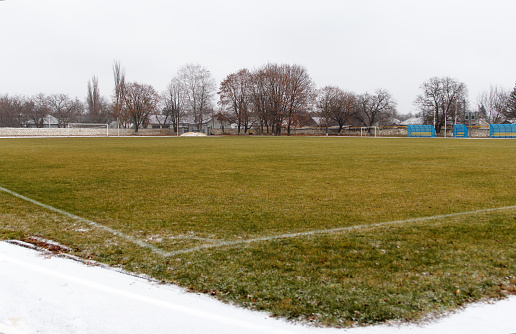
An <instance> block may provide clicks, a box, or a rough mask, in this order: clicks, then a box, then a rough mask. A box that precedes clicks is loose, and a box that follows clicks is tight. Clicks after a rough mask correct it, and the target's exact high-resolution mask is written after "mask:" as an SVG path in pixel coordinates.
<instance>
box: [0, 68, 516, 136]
mask: <svg viewBox="0 0 516 334" xmlns="http://www.w3.org/2000/svg"><path fill="white" fill-rule="evenodd" d="M113 79H114V89H113V94H112V96H111V98H110V99H106V98H105V97H103V96H101V94H100V90H99V82H98V79H97V77H95V76H93V77H92V78H91V80H90V81H88V83H87V95H86V98H85V102H82V101H80V100H79V99H77V98H71V97H70V96H68V95H66V94H53V95H45V94H43V93H41V94H38V95H35V96H31V97H25V96H9V95H7V94H4V95H0V127H20V126H28V125H30V126H34V127H42V126H43V125H44V122H45V117H47V116H48V115H52V116H54V117H55V118H56V119H57V120H58V124H57V126H59V127H64V126H66V124H68V123H77V122H82V123H104V124H105V123H110V122H113V121H116V123H117V124H118V126H120V127H133V128H134V129H135V131H136V132H137V131H138V130H139V129H140V128H142V127H146V126H148V124H149V120H150V118H151V117H152V116H155V117H154V119H155V120H156V121H157V122H159V123H160V124H162V125H165V124H171V126H172V127H173V128H174V130H176V131H177V129H178V126H179V123H181V122H185V121H186V122H188V123H189V124H194V125H195V127H196V128H197V130H201V129H202V127H203V124H205V123H206V121H207V120H208V119H211V118H215V119H217V120H219V121H221V122H224V123H226V124H235V125H236V128H237V131H238V133H239V134H240V133H247V132H248V131H249V130H250V129H251V128H259V129H260V130H261V132H262V133H264V134H272V135H280V134H282V132H286V133H287V134H290V132H291V129H292V128H295V127H298V126H300V125H304V124H309V123H308V122H309V121H310V120H313V119H317V120H318V122H317V123H318V124H317V125H318V126H326V128H328V127H330V126H338V129H339V132H340V131H341V130H342V129H343V127H344V126H346V125H351V126H374V125H390V124H392V121H393V119H394V118H402V117H403V116H401V115H399V114H398V113H397V110H396V101H395V100H394V98H393V96H392V95H391V94H390V93H389V92H388V91H387V90H385V89H378V90H376V91H375V92H374V93H363V94H356V93H354V92H351V91H346V90H343V89H342V88H340V87H337V86H325V87H322V88H320V89H317V88H316V85H315V83H314V82H313V80H312V78H311V77H310V75H309V74H308V71H307V70H306V68H305V67H303V66H300V65H289V64H274V63H269V64H266V65H264V66H262V67H259V68H256V69H252V70H250V69H245V68H244V69H241V70H239V71H237V72H235V73H231V74H229V75H228V76H226V78H224V80H222V82H221V83H220V84H219V85H218V86H217V83H216V81H215V79H214V78H213V76H212V75H211V73H210V71H209V70H208V69H206V68H204V67H202V66H200V65H195V64H187V65H184V66H183V67H181V68H180V69H179V70H178V71H177V73H176V74H175V75H174V76H173V78H172V79H171V81H170V83H169V85H168V86H167V88H166V89H165V90H164V91H163V92H161V93H159V92H157V91H156V90H155V89H154V88H153V87H152V86H151V85H148V84H143V83H138V82H127V81H126V78H125V71H124V69H123V68H122V67H121V65H120V63H119V62H114V64H113ZM420 89H421V93H420V94H419V95H418V96H417V97H416V99H415V101H414V105H415V106H416V107H417V109H418V110H419V113H418V114H417V115H416V116H419V117H421V118H422V119H423V120H424V121H425V122H426V123H427V124H433V125H435V127H436V131H437V132H440V131H441V129H442V127H444V125H445V124H446V122H449V123H455V122H463V121H464V118H465V115H466V112H467V111H468V110H470V106H469V105H470V102H469V101H468V90H467V87H466V85H465V84H464V83H463V82H460V81H458V80H456V79H452V78H449V77H434V78H430V79H428V80H427V81H425V82H424V83H423V84H422V85H421V86H420ZM217 95H218V101H217V103H215V100H216V96H217ZM473 108H476V109H475V111H478V112H479V113H480V114H481V115H482V116H483V117H484V118H485V119H486V121H487V122H490V123H501V122H505V121H511V120H516V86H515V87H514V88H513V89H512V90H504V89H503V88H501V87H498V86H491V87H490V89H489V90H487V91H485V92H483V93H482V94H480V95H479V97H478V99H477V102H476V105H475V106H474V107H473Z"/></svg>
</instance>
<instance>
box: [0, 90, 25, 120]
mask: <svg viewBox="0 0 516 334" xmlns="http://www.w3.org/2000/svg"><path fill="white" fill-rule="evenodd" d="M24 103H25V101H24V98H23V97H22V96H9V95H7V94H5V95H0V127H19V126H21V125H22V123H23V119H24V117H23V107H24Z"/></svg>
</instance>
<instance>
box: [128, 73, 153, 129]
mask: <svg viewBox="0 0 516 334" xmlns="http://www.w3.org/2000/svg"><path fill="white" fill-rule="evenodd" d="M159 102H160V96H159V94H158V93H157V92H156V90H155V89H154V88H153V87H152V86H150V85H146V84H139V83H137V82H134V83H129V84H126V85H125V87H124V101H123V109H122V115H123V116H125V117H126V118H127V119H130V120H131V122H132V124H133V126H134V131H135V132H138V129H140V128H141V127H145V126H146V125H147V124H148V122H149V115H151V114H152V113H154V112H156V109H157V108H158V105H159Z"/></svg>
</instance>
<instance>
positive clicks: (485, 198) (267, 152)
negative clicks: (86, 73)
mask: <svg viewBox="0 0 516 334" xmlns="http://www.w3.org/2000/svg"><path fill="white" fill-rule="evenodd" d="M514 161H516V142H515V141H511V140H454V139H448V140H444V139H372V138H367V139H366V138H299V137H296V138H269V137H254V138H252V137H244V138H241V137H238V138H236V137H230V138H227V137H225V138H98V139H94V138H82V139H81V138H72V139H64V138H59V139H0V186H2V187H5V188H7V189H10V190H12V191H14V192H17V193H19V194H22V195H24V196H27V197H29V198H32V199H34V200H37V201H40V202H42V203H44V204H47V205H50V206H53V207H56V208H59V209H61V210H64V211H67V212H70V213H73V214H75V215H78V216H81V217H84V218H86V219H89V220H92V221H95V222H97V223H99V224H102V225H105V226H108V227H110V228H113V229H116V230H117V231H120V232H122V233H125V234H127V235H129V236H132V237H135V238H139V239H141V240H143V241H145V242H147V243H150V244H152V245H154V246H156V247H158V248H160V249H162V250H164V251H166V252H175V251H181V250H185V249H191V248H194V247H199V246H203V245H213V244H217V243H220V242H234V241H241V240H248V239H255V238H262V237H268V236H278V235H282V234H286V233H299V232H308V231H314V230H325V229H332V228H341V227H347V226H363V228H362V229H358V230H352V231H347V232H344V231H343V232H340V233H330V234H318V235H312V236H300V237H296V238H285V239H274V240H270V241H259V242H253V243H249V244H236V245H232V246H224V247H216V248H209V249H203V250H198V251H195V252H191V253H185V254H177V255H174V256H169V257H162V256H159V255H157V254H154V253H153V252H151V251H150V250H148V249H144V248H141V247H139V246H137V245H135V244H133V243H131V242H128V241H127V240H125V239H123V238H120V237H117V236H114V235H112V234H110V233H109V232H106V231H104V230H100V229H98V228H94V227H92V226H90V225H88V224H86V223H83V222H77V221H74V220H73V219H71V218H67V217H63V216H62V215H60V214H58V213H54V212H51V211H48V210H46V209H44V208H41V207H38V206H36V205H34V204H31V203H28V202H25V201H23V200H21V199H18V198H15V197H13V196H11V195H9V194H7V193H4V192H0V239H22V240H30V238H31V237H34V236H37V237H42V238H48V239H52V240H55V241H57V242H59V243H61V244H63V245H66V246H68V247H70V248H71V249H72V251H71V252H72V253H74V254H76V255H79V256H82V257H84V258H89V259H94V260H97V261H101V262H103V263H108V264H110V265H114V266H121V267H123V268H125V269H127V270H131V271H134V272H138V273H146V274H149V275H151V276H153V277H156V278H158V279H162V280H164V281H171V282H175V283H178V284H180V285H182V286H185V287H188V288H190V289H192V290H195V291H201V292H206V293H210V294H213V295H215V296H217V298H220V299H222V300H225V301H229V302H235V303H237V304H239V305H242V306H245V307H250V308H253V309H260V310H266V311H269V312H270V313H272V314H275V315H278V316H281V317H286V318H288V319H296V320H303V321H310V322H314V323H317V324H321V325H329V326H350V325H356V324H370V323H377V322H384V321H389V320H419V319H422V318H424V317H426V316H428V315H429V314H435V313H440V312H443V311H447V310H450V309H453V308H456V307H459V306H462V305H464V304H466V303H468V302H472V301H477V300H480V299H482V298H500V297H503V296H505V295H506V294H507V293H511V292H513V291H514V289H515V286H516V276H515V274H514V273H515V272H516V265H515V263H516V261H515V260H516V249H515V245H514V243H513V242H511V241H512V240H515V239H516V238H515V237H516V235H515V234H516V231H515V228H516V210H514V209H509V210H505V211H496V212H489V213H481V214H480V213H479V214H472V215H466V216H457V217H453V218H450V217H448V218H442V219H434V220H427V221H422V222H417V223H407V224H404V225H395V226H383V227H368V226H367V225H370V224H375V223H381V222H390V221H397V220H405V219H412V218H420V217H429V216H435V215H443V214H453V213H461V212H468V211H475V210H480V209H490V208H499V207H506V206H514V205H516V187H515V186H516V176H515V175H516V173H515V172H516V167H515V166H514Z"/></svg>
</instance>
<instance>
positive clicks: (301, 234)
mask: <svg viewBox="0 0 516 334" xmlns="http://www.w3.org/2000/svg"><path fill="white" fill-rule="evenodd" d="M512 209H516V205H513V206H504V207H501V208H493V209H483V210H476V211H467V212H458V213H450V214H446V215H437V216H430V217H421V218H412V219H404V220H395V221H390V222H383V223H376V224H368V225H354V226H347V227H337V228H331V229H325V230H314V231H308V232H299V233H287V234H281V235H275V236H271V237H263V238H256V239H248V240H238V241H227V242H219V243H217V244H212V245H202V246H198V247H192V248H188V249H183V250H179V251H174V252H169V253H167V254H166V256H174V255H179V254H186V253H192V252H195V251H199V250H204V249H209V248H218V247H225V246H236V245H243V244H250V243H253V242H258V241H271V240H276V239H288V238H297V237H304V236H311V235H316V234H326V233H339V232H348V231H354V230H361V229H367V228H371V227H382V226H388V225H399V224H406V223H416V222H422V221H427V220H434V219H441V218H451V217H458V216H467V215H475V214H479V213H485V212H493V211H503V210H512Z"/></svg>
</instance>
